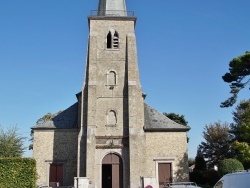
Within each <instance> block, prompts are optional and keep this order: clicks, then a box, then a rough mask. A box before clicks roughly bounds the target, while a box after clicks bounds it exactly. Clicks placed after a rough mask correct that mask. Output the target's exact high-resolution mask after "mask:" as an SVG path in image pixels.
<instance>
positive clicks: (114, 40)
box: [107, 30, 119, 49]
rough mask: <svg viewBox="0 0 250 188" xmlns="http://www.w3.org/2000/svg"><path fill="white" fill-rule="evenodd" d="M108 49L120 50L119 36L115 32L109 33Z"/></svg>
mask: <svg viewBox="0 0 250 188" xmlns="http://www.w3.org/2000/svg"><path fill="white" fill-rule="evenodd" d="M107 49H119V35H118V32H117V31H115V30H111V31H109V33H108V35H107Z"/></svg>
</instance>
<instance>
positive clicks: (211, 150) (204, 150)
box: [199, 121, 233, 168]
mask: <svg viewBox="0 0 250 188" xmlns="http://www.w3.org/2000/svg"><path fill="white" fill-rule="evenodd" d="M203 137H204V139H205V141H203V142H201V144H200V145H199V151H200V153H201V155H202V156H203V157H204V158H205V160H206V162H207V165H208V166H209V167H211V168H212V167H213V166H214V165H218V163H219V162H220V161H221V160H223V159H225V158H231V157H232V156H233V151H232V148H231V140H232V135H231V134H229V124H228V123H226V122H225V123H221V122H220V121H218V122H215V123H213V124H209V125H206V126H205V127H204V131H203Z"/></svg>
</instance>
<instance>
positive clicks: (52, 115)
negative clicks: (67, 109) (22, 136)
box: [29, 111, 62, 150]
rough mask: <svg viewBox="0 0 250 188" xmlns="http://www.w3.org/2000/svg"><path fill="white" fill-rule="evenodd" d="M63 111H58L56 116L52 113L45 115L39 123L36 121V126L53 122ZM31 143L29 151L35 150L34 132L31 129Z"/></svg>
mask: <svg viewBox="0 0 250 188" xmlns="http://www.w3.org/2000/svg"><path fill="white" fill-rule="evenodd" d="M61 112H62V111H58V112H57V113H55V114H52V113H47V114H45V115H44V116H43V117H41V118H39V119H38V120H37V121H36V125H40V124H43V123H45V122H47V121H51V120H52V119H53V118H54V117H55V116H57V115H58V114H60V113H61ZM30 137H31V138H30V140H29V141H30V142H31V144H30V145H29V150H33V141H34V130H33V129H31V131H30Z"/></svg>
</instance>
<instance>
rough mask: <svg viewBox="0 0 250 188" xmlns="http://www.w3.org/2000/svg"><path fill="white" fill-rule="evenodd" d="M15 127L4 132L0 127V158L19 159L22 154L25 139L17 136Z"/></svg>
mask: <svg viewBox="0 0 250 188" xmlns="http://www.w3.org/2000/svg"><path fill="white" fill-rule="evenodd" d="M17 131H18V128H17V127H16V126H13V127H9V128H8V129H7V130H4V128H3V127H0V158H6V157H21V156H22V154H23V153H24V150H25V147H24V141H25V137H22V136H21V135H19V134H18V132H17Z"/></svg>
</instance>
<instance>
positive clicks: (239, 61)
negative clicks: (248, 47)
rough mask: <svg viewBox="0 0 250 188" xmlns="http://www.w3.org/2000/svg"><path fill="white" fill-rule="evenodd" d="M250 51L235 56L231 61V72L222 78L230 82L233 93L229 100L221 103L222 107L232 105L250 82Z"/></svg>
mask: <svg viewBox="0 0 250 188" xmlns="http://www.w3.org/2000/svg"><path fill="white" fill-rule="evenodd" d="M249 75H250V52H245V53H244V54H243V55H241V56H239V57H237V58H234V59H233V60H231V61H230V63H229V72H227V73H226V74H225V75H224V76H222V79H223V80H224V82H227V83H230V88H231V91H230V93H231V94H232V96H231V97H229V98H228V99H227V100H225V101H224V102H222V103H221V107H229V106H232V105H233V104H234V103H235V102H236V101H237V96H238V93H239V92H240V90H241V89H244V88H245V87H246V86H247V85H248V84H249V83H250V82H249V81H250V79H249Z"/></svg>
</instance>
